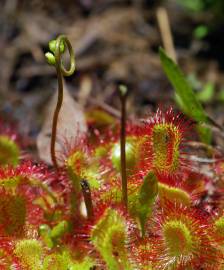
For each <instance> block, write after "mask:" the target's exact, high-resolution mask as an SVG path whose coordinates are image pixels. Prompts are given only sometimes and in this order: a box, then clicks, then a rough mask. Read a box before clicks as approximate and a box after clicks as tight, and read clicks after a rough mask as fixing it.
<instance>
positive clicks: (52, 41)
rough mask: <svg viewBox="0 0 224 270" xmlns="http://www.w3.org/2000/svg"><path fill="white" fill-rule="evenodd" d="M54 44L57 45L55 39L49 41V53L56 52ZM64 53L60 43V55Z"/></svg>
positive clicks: (62, 44)
mask: <svg viewBox="0 0 224 270" xmlns="http://www.w3.org/2000/svg"><path fill="white" fill-rule="evenodd" d="M56 43H57V41H56V39H53V40H51V41H50V42H49V43H48V45H49V49H50V51H51V52H52V53H55V50H56ZM64 51H65V44H64V42H61V43H60V53H63V52H64Z"/></svg>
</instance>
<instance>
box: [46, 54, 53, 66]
mask: <svg viewBox="0 0 224 270" xmlns="http://www.w3.org/2000/svg"><path fill="white" fill-rule="evenodd" d="M45 57H46V59H47V62H48V64H49V65H52V66H54V65H55V64H56V60H55V57H54V55H53V54H52V53H50V52H47V53H45Z"/></svg>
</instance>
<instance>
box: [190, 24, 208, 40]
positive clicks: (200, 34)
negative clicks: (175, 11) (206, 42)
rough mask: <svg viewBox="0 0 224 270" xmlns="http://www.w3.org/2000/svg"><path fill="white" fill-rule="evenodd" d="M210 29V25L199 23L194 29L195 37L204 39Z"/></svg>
mask: <svg viewBox="0 0 224 270" xmlns="http://www.w3.org/2000/svg"><path fill="white" fill-rule="evenodd" d="M208 32H209V29H208V26H206V25H198V26H197V27H196V28H195V29H194V32H193V34H194V37H195V38H197V39H202V38H204V37H206V36H207V35H208Z"/></svg>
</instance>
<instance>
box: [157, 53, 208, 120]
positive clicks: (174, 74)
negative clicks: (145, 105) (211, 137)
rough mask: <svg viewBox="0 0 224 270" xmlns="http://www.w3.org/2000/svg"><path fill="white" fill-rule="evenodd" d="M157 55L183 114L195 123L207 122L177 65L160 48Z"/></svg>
mask: <svg viewBox="0 0 224 270" xmlns="http://www.w3.org/2000/svg"><path fill="white" fill-rule="evenodd" d="M159 53H160V60H161V63H162V67H163V70H164V72H165V74H166V75H167V77H168V79H169V81H170V82H171V84H172V85H173V87H174V89H175V92H176V95H177V96H178V99H179V101H180V102H179V103H180V104H181V108H182V109H183V111H184V113H185V114H186V115H188V116H189V117H191V118H192V119H194V120H195V121H198V122H208V117H207V115H206V113H205V112H204V109H203V108H202V106H201V104H200V102H199V101H198V100H197V98H196V95H195V93H194V91H193V89H192V88H191V86H190V84H189V82H188V81H187V79H186V78H185V76H184V74H183V73H182V71H181V70H180V68H179V67H178V65H177V64H175V63H174V62H173V60H172V59H171V58H169V57H168V56H167V55H166V53H165V51H164V50H163V49H162V48H160V50H159Z"/></svg>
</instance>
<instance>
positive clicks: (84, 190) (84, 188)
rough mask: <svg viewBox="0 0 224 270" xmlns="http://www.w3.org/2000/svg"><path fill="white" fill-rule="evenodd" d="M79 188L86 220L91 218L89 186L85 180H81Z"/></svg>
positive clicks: (91, 205) (91, 207)
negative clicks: (84, 207)
mask: <svg viewBox="0 0 224 270" xmlns="http://www.w3.org/2000/svg"><path fill="white" fill-rule="evenodd" d="M81 187H82V193H83V197H84V201H85V205H86V210H87V217H88V219H92V218H93V203H92V197H91V190H90V186H89V183H88V181H87V180H85V179H83V180H82V181H81Z"/></svg>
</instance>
